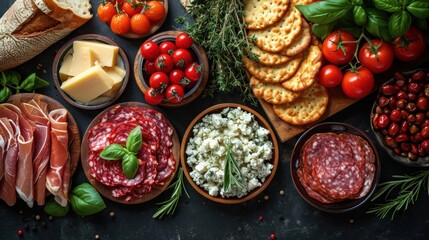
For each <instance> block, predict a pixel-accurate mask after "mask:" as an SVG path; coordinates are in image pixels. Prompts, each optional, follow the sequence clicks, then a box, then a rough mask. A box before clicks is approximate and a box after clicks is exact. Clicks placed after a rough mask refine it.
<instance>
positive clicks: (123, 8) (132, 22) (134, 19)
mask: <svg viewBox="0 0 429 240" xmlns="http://www.w3.org/2000/svg"><path fill="white" fill-rule="evenodd" d="M167 12H168V0H151V1H143V0H111V1H106V2H102V3H100V5H98V8H97V16H98V19H99V20H100V21H102V22H105V23H106V24H108V25H109V27H110V29H111V30H112V32H113V33H115V34H117V35H120V36H123V37H127V38H143V37H147V36H149V35H152V34H153V33H155V32H156V31H157V30H158V29H159V28H160V27H161V26H162V24H163V23H164V21H165V18H166V17H167Z"/></svg>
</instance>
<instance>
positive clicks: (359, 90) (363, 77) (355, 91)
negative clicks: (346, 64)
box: [341, 67, 374, 98]
mask: <svg viewBox="0 0 429 240" xmlns="http://www.w3.org/2000/svg"><path fill="white" fill-rule="evenodd" d="M341 87H342V89H343V92H344V93H345V94H346V95H347V96H348V97H350V98H362V97H365V96H366V95H368V94H369V93H370V92H371V91H372V88H373V87H374V75H372V73H371V72H370V71H369V70H368V69H366V68H365V67H360V68H359V69H358V70H357V71H353V70H348V71H347V72H346V73H345V74H344V77H343V81H342V84H341Z"/></svg>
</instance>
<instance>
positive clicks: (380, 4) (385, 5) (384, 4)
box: [374, 0, 402, 13]
mask: <svg viewBox="0 0 429 240" xmlns="http://www.w3.org/2000/svg"><path fill="white" fill-rule="evenodd" d="M374 6H375V7H376V8H378V9H380V10H383V11H386V12H392V13H393V12H397V11H399V10H401V9H402V6H401V4H400V3H399V2H398V1H397V0H374Z"/></svg>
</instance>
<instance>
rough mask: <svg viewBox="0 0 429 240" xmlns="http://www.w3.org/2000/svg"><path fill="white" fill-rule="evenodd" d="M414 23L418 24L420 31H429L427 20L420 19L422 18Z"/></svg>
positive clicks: (415, 19) (414, 20) (416, 19)
mask: <svg viewBox="0 0 429 240" xmlns="http://www.w3.org/2000/svg"><path fill="white" fill-rule="evenodd" d="M413 22H414V23H415V24H416V26H417V27H418V28H420V29H423V30H427V29H428V23H427V21H426V19H420V18H416V17H415V18H414V19H413Z"/></svg>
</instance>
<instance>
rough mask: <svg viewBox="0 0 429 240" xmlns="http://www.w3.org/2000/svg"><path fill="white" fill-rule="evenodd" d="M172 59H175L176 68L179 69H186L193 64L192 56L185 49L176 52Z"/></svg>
mask: <svg viewBox="0 0 429 240" xmlns="http://www.w3.org/2000/svg"><path fill="white" fill-rule="evenodd" d="M171 58H173V63H174V66H175V67H177V68H179V69H185V68H186V67H187V66H188V65H189V64H190V63H191V62H192V56H191V54H190V53H189V51H188V50H186V49H183V48H179V49H177V50H176V51H174V52H173V55H171Z"/></svg>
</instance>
